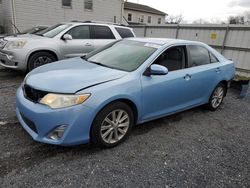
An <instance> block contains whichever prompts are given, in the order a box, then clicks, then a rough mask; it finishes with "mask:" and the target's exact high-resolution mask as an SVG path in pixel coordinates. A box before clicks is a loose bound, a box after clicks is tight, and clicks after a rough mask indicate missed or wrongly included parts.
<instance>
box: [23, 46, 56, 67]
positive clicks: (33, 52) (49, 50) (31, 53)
mask: <svg viewBox="0 0 250 188" xmlns="http://www.w3.org/2000/svg"><path fill="white" fill-rule="evenodd" d="M39 52H47V53H49V54H51V55H53V56H54V57H55V59H56V61H58V60H59V56H58V54H57V53H56V52H55V51H54V50H51V49H37V50H34V51H32V52H30V53H29V55H28V58H27V61H26V62H27V67H26V69H27V70H28V66H29V60H30V58H31V56H32V55H34V54H36V53H39Z"/></svg>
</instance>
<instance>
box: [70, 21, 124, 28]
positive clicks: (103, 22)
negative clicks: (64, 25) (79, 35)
mask: <svg viewBox="0 0 250 188" xmlns="http://www.w3.org/2000/svg"><path fill="white" fill-rule="evenodd" d="M71 22H77V23H102V24H111V25H118V26H125V27H126V26H127V25H124V24H119V23H113V22H106V21H91V20H85V21H79V20H72V21H71Z"/></svg>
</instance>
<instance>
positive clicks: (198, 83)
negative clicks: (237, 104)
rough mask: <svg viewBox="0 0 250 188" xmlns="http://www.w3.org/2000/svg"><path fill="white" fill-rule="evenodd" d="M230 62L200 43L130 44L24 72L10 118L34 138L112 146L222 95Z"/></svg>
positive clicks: (231, 73) (210, 106)
mask: <svg viewBox="0 0 250 188" xmlns="http://www.w3.org/2000/svg"><path fill="white" fill-rule="evenodd" d="M234 73H235V68H234V64H233V62H232V61H230V60H228V59H226V58H225V57H223V56H222V55H221V54H219V53H218V52H217V51H216V50H214V49H212V48H211V47H209V46H208V45H206V44H203V43H200V42H192V41H184V40H176V39H152V38H151V39H149V38H148V39H147V38H133V39H132V38H131V39H126V40H121V41H116V42H114V43H112V44H109V45H108V46H106V47H104V48H102V49H99V50H97V51H94V52H92V53H90V54H88V55H87V56H85V57H78V58H73V59H68V60H63V61H59V62H56V63H51V64H48V65H44V66H41V67H39V68H37V69H35V70H33V71H32V72H30V73H29V74H28V75H27V76H26V78H25V80H24V82H23V83H22V85H21V86H20V87H19V89H18V91H17V96H16V104H17V107H16V113H17V117H18V119H19V121H20V123H21V125H22V126H23V128H24V129H25V130H26V131H27V132H28V133H29V134H30V135H31V136H32V137H33V139H34V140H36V141H39V142H43V143H48V144H55V145H64V146H67V145H77V144H83V143H88V142H90V141H91V142H93V143H95V144H97V145H100V146H103V147H113V146H116V145H118V144H120V143H121V142H122V141H124V140H125V139H126V138H127V137H128V135H129V133H130V131H131V128H132V127H133V125H136V124H141V123H144V122H147V121H151V120H154V119H157V118H160V117H163V116H166V115H169V114H173V113H176V112H180V111H183V110H186V109H190V108H193V107H196V106H199V105H206V106H207V108H208V109H210V110H216V109H217V108H218V107H219V106H220V105H221V103H222V101H223V98H224V97H225V96H226V92H227V87H228V84H229V82H230V80H231V79H232V78H233V76H234Z"/></svg>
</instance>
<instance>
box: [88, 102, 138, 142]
mask: <svg viewBox="0 0 250 188" xmlns="http://www.w3.org/2000/svg"><path fill="white" fill-rule="evenodd" d="M133 123H134V115H133V112H132V110H131V108H130V107H129V106H128V105H127V104H125V103H123V102H115V103H112V104H110V105H108V106H106V107H105V108H104V109H103V110H101V111H100V112H99V113H98V115H97V116H96V118H95V120H94V122H93V125H92V129H91V141H92V142H93V143H94V144H97V145H99V146H102V147H114V146H116V145H118V144H120V143H121V142H123V141H124V140H125V139H126V138H127V137H128V135H129V133H130V131H131V128H132V126H133Z"/></svg>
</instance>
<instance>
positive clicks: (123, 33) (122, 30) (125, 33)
mask: <svg viewBox="0 0 250 188" xmlns="http://www.w3.org/2000/svg"><path fill="white" fill-rule="evenodd" d="M115 29H116V31H117V32H118V33H119V35H120V36H121V38H129V37H134V34H133V33H132V32H131V30H130V29H126V28H120V27H116V28H115Z"/></svg>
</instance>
